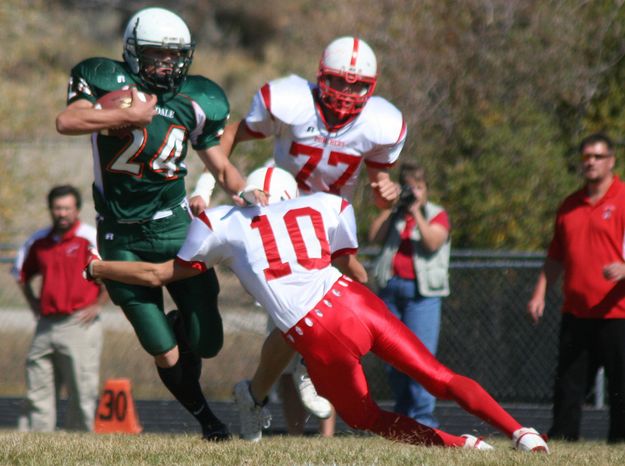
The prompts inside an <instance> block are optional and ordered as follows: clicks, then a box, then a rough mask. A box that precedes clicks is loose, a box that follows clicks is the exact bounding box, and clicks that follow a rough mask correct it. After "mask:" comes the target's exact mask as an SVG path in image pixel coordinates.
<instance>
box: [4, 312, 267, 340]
mask: <svg viewBox="0 0 625 466" xmlns="http://www.w3.org/2000/svg"><path fill="white" fill-rule="evenodd" d="M100 316H101V318H102V323H103V325H104V329H105V330H114V331H128V332H132V326H131V325H130V323H129V322H128V320H127V319H126V317H125V316H124V314H123V313H122V312H121V311H120V310H117V309H110V310H109V309H107V310H105V311H104V312H102V314H100ZM221 318H222V319H223V324H224V332H225V333H235V332H240V331H248V332H255V333H259V334H261V335H264V334H265V333H266V331H267V330H266V329H267V316H266V315H265V314H264V313H261V312H248V311H244V310H231V311H228V312H223V311H222V313H221ZM34 328H35V318H34V317H33V315H32V313H31V312H30V311H29V310H28V309H0V331H11V330H27V331H32V330H34Z"/></svg>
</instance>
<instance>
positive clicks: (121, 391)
mask: <svg viewBox="0 0 625 466" xmlns="http://www.w3.org/2000/svg"><path fill="white" fill-rule="evenodd" d="M94 430H95V432H96V433H98V434H110V433H115V432H126V433H129V434H138V433H139V432H141V431H142V430H143V428H142V427H141V424H139V418H138V416H137V412H136V410H135V403H134V401H133V399H132V391H131V389H130V380H129V379H108V380H107V381H106V383H105V384H104V390H103V391H102V396H101V397H100V403H99V404H98V411H97V412H96V416H95V426H94Z"/></svg>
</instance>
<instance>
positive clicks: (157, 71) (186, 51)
mask: <svg viewBox="0 0 625 466" xmlns="http://www.w3.org/2000/svg"><path fill="white" fill-rule="evenodd" d="M136 50H137V59H138V61H139V73H138V74H139V77H140V78H141V79H142V81H143V82H144V83H145V84H146V85H147V86H148V87H150V88H152V89H155V90H161V91H167V92H169V91H175V90H176V89H178V88H179V87H180V86H181V85H182V83H183V82H184V80H185V78H186V77H187V73H188V72H189V67H190V66H191V62H192V61H193V51H194V46H193V45H192V46H191V47H187V48H178V47H173V46H172V44H168V45H166V46H158V47H157V46H152V45H140V46H139V47H137V48H136ZM159 52H160V54H159ZM159 55H160V56H159Z"/></svg>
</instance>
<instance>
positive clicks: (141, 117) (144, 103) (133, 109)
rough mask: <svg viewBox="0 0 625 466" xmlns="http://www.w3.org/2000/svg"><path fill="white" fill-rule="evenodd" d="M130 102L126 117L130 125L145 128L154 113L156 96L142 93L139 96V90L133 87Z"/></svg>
mask: <svg viewBox="0 0 625 466" xmlns="http://www.w3.org/2000/svg"><path fill="white" fill-rule="evenodd" d="M131 91H132V103H131V104H130V107H128V109H127V111H128V119H129V121H130V124H131V125H132V126H135V127H137V128H145V127H146V126H148V125H149V124H150V123H151V122H152V118H154V115H156V102H157V101H158V98H157V97H156V96H155V95H154V94H143V95H142V97H139V94H140V93H139V91H138V90H137V88H135V87H133V88H132V89H131Z"/></svg>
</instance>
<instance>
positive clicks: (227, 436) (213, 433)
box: [202, 422, 232, 442]
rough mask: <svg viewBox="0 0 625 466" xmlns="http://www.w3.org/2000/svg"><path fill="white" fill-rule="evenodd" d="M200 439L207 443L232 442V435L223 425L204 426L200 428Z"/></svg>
mask: <svg viewBox="0 0 625 466" xmlns="http://www.w3.org/2000/svg"><path fill="white" fill-rule="evenodd" d="M202 439H203V440H206V441H207V442H226V441H228V440H232V434H231V433H230V431H229V430H228V427H226V425H225V424H223V423H221V422H219V424H206V425H203V426H202Z"/></svg>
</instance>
